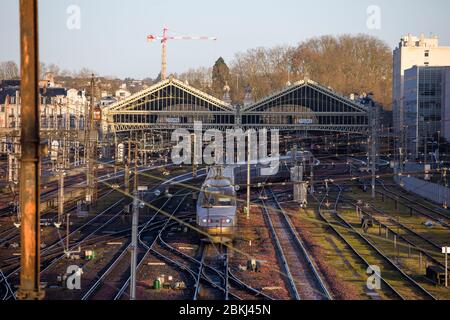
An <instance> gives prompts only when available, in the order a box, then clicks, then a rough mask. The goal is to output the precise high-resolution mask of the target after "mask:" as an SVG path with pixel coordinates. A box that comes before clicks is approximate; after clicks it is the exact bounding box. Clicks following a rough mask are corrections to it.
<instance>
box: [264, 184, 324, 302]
mask: <svg viewBox="0 0 450 320" xmlns="http://www.w3.org/2000/svg"><path fill="white" fill-rule="evenodd" d="M264 193H265V195H266V197H267V200H262V202H263V213H264V217H265V219H266V222H267V225H268V226H269V230H270V234H271V236H272V238H273V240H274V242H275V248H276V251H277V255H278V257H279V259H280V263H281V264H282V267H283V270H284V272H285V274H286V276H287V283H288V286H289V287H290V290H291V294H292V296H293V298H295V299H296V300H331V299H332V297H331V294H330V293H329V292H328V290H327V288H326V286H325V284H324V282H323V280H322V279H321V277H320V275H319V274H318V272H317V270H316V269H315V267H314V265H313V263H312V260H311V258H310V256H309V254H308V252H307V251H306V249H305V247H304V245H303V243H302V242H301V240H300V238H299V237H298V234H297V232H296V230H295V228H294V227H293V225H292V222H291V221H290V218H289V217H288V216H287V214H286V213H285V212H284V210H283V208H282V207H281V206H280V204H279V203H278V200H277V198H276V196H275V195H274V194H273V192H272V191H271V190H269V192H267V191H265V190H264Z"/></svg>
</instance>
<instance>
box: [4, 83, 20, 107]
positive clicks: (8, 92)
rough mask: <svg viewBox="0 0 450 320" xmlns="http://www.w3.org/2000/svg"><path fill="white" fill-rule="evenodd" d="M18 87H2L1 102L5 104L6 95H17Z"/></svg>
mask: <svg viewBox="0 0 450 320" xmlns="http://www.w3.org/2000/svg"><path fill="white" fill-rule="evenodd" d="M17 90H18V89H17V88H16V87H6V88H0V104H5V101H6V97H7V96H9V97H13V96H14V97H15V96H16V91H17Z"/></svg>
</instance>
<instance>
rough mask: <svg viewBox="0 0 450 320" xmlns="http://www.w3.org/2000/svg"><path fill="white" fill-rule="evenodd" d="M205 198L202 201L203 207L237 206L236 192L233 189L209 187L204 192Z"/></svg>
mask: <svg viewBox="0 0 450 320" xmlns="http://www.w3.org/2000/svg"><path fill="white" fill-rule="evenodd" d="M203 194H204V198H203V201H202V207H203V208H207V207H211V206H214V207H217V206H218V207H222V206H235V205H236V199H235V192H234V189H233V187H227V188H216V187H208V188H206V189H205V190H204V193H203Z"/></svg>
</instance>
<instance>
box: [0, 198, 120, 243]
mask: <svg viewBox="0 0 450 320" xmlns="http://www.w3.org/2000/svg"><path fill="white" fill-rule="evenodd" d="M112 192H113V190H109V191H107V190H106V189H105V190H103V191H102V192H101V195H100V198H99V199H98V200H101V199H102V198H106V197H107V196H108V195H110V194H111V193H112ZM74 202H75V201H70V202H68V203H67V204H68V205H69V206H68V208H66V209H65V210H64V211H65V212H67V213H70V214H73V212H75V210H76V209H77V206H76V205H74V204H73V203H74ZM52 215H53V216H52ZM56 217H57V214H55V213H54V212H53V211H52V210H49V211H47V212H45V213H43V214H42V215H41V221H43V220H45V219H47V220H49V221H50V223H52V222H54V219H55V218H56ZM19 237H20V229H19V228H17V227H15V226H13V227H10V228H7V229H5V230H3V231H2V232H1V233H0V247H2V246H4V245H5V244H8V243H11V242H13V241H19V239H18V238H19Z"/></svg>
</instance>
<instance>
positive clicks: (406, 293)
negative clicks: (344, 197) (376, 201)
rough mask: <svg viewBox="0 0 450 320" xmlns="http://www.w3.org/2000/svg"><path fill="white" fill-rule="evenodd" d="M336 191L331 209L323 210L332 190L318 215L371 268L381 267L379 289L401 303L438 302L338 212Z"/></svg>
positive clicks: (320, 207)
mask: <svg viewBox="0 0 450 320" xmlns="http://www.w3.org/2000/svg"><path fill="white" fill-rule="evenodd" d="M337 188H338V194H337V196H336V197H335V203H334V206H333V208H332V210H329V209H328V210H323V209H322V207H323V205H324V202H325V200H326V199H328V197H329V195H330V191H329V190H327V192H326V194H325V195H324V197H323V198H322V199H321V200H320V201H319V214H320V216H321V218H322V219H323V220H324V221H325V222H326V223H327V224H328V226H330V228H331V229H332V230H333V231H334V232H335V233H336V234H337V235H338V236H339V237H340V238H341V239H342V240H343V241H344V242H345V243H346V244H347V246H348V247H349V248H350V250H351V251H353V252H354V253H355V254H356V255H357V256H358V257H359V258H360V259H361V261H362V262H363V263H364V264H365V265H366V266H367V267H368V268H369V267H371V266H378V267H380V268H381V271H382V274H381V275H379V277H380V280H381V282H382V283H383V284H384V288H380V290H388V291H390V292H391V294H394V295H395V296H396V297H397V298H399V299H401V300H435V299H436V298H435V297H434V296H433V295H432V294H431V293H430V292H428V291H427V290H426V289H424V288H423V287H422V286H421V285H420V284H418V283H417V282H416V281H415V280H414V279H412V278H411V277H410V276H408V275H407V274H406V273H405V272H404V271H403V270H402V269H400V268H399V267H398V266H397V265H396V264H395V263H394V262H393V261H392V260H391V259H389V258H388V257H387V256H386V255H385V254H383V253H382V252H381V251H380V250H379V249H378V248H377V247H376V246H374V245H373V244H372V243H371V242H370V241H369V240H368V239H367V238H366V237H364V236H363V235H362V234H361V233H359V232H358V231H357V230H356V229H354V228H353V226H352V225H351V224H349V223H348V222H347V221H346V220H345V219H344V218H343V217H342V216H341V215H340V214H339V213H338V204H339V203H340V201H341V194H342V188H341V187H340V186H337Z"/></svg>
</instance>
